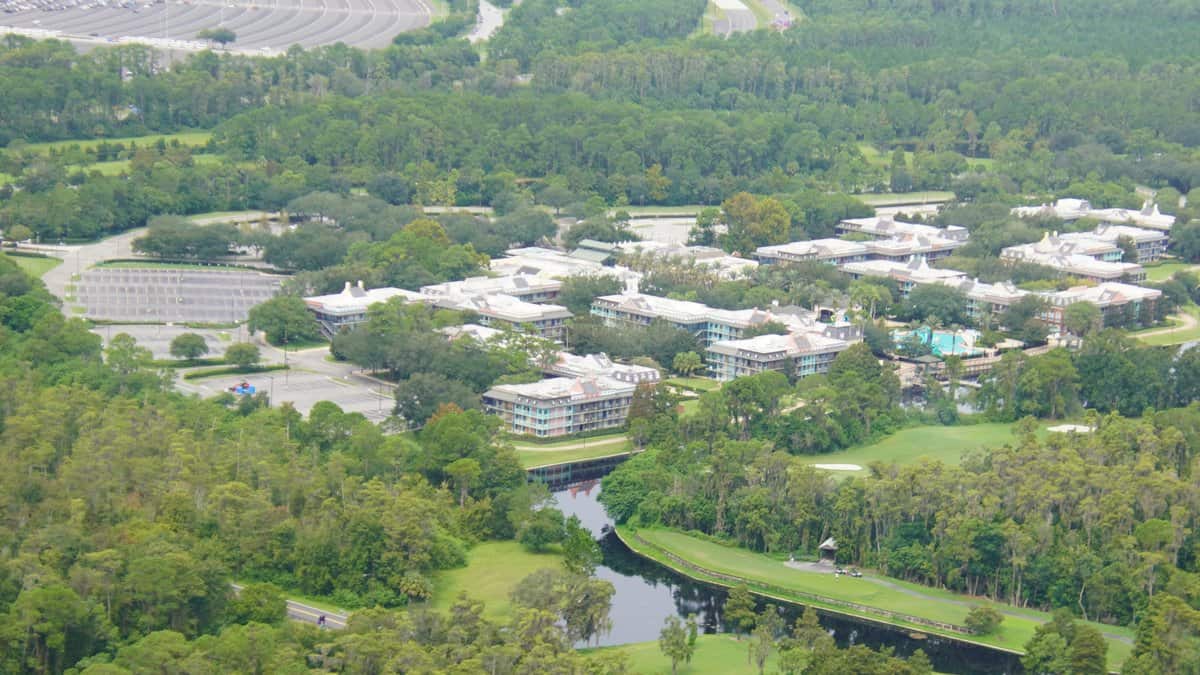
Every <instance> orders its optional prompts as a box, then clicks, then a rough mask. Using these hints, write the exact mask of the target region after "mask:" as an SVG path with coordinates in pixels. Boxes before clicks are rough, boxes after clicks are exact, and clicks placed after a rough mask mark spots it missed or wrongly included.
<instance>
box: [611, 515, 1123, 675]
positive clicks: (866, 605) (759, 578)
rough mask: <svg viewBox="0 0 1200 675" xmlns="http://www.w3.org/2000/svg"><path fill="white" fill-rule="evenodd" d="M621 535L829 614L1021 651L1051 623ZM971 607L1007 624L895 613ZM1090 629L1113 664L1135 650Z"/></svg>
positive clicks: (949, 597) (869, 577) (938, 594)
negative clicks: (972, 625) (984, 631)
mask: <svg viewBox="0 0 1200 675" xmlns="http://www.w3.org/2000/svg"><path fill="white" fill-rule="evenodd" d="M620 534H621V538H622V539H623V540H625V542H626V543H628V544H629V545H630V547H631V548H633V549H634V550H635V551H636V552H638V553H639V554H641V555H643V556H646V557H649V558H651V559H653V560H656V561H658V562H660V563H662V564H664V565H667V566H669V567H672V568H673V569H676V570H677V571H680V572H682V573H684V574H686V575H688V576H691V577H693V578H697V579H700V580H702V581H707V582H711V583H717V584H721V585H728V584H729V582H728V581H723V580H721V579H720V578H719V577H717V576H715V575H716V574H723V575H730V576H734V577H737V578H739V579H743V580H745V581H746V582H747V583H749V584H750V587H751V590H755V591H756V592H758V593H760V594H763V595H769V596H773V597H777V598H779V599H781V600H790V601H792V602H795V603H797V604H811V605H813V606H815V607H818V608H821V609H825V610H827V611H832V612H837V613H841V614H847V615H850V616H858V617H862V618H867V619H870V620H873V621H878V622H882V623H888V624H892V625H895V626H901V627H904V628H908V629H915V630H918V631H921V632H926V633H933V634H940V635H944V636H947V637H951V638H953V639H956V640H964V641H970V642H976V643H979V644H983V645H987V646H991V647H996V648H1000V649H1006V650H1009V651H1014V652H1019V651H1021V649H1022V647H1023V646H1024V644H1025V643H1026V642H1027V641H1028V640H1029V638H1031V637H1032V636H1033V632H1034V629H1035V628H1036V627H1037V626H1038V625H1040V624H1042V623H1044V622H1046V621H1048V620H1049V619H1050V615H1049V614H1048V613H1045V612H1037V611H1033V610H1026V609H1018V608H1015V607H1012V606H1011V605H1006V604H1003V603H996V602H992V601H990V600H987V599H986V598H973V597H968V596H964V595H959V594H955V593H951V592H948V591H943V590H939V589H935V588H929V587H925V586H920V585H918V584H910V583H906V582H903V581H898V580H895V579H891V578H886V577H881V576H877V575H875V574H872V573H867V574H866V576H864V577H863V578H861V579H853V578H849V577H847V578H842V579H838V578H837V577H833V576H831V575H829V574H826V573H819V572H806V571H801V570H794V569H791V568H789V567H786V566H785V565H784V564H783V563H782V561H780V560H776V559H775V558H772V557H770V556H767V555H763V554H758V553H753V552H751V551H747V550H745V549H740V548H736V547H730V546H723V545H721V544H718V543H714V542H711V541H706V540H703V539H699V538H697V537H693V536H689V535H686V534H683V533H681V532H675V531H672V530H664V529H640V530H638V531H637V535H638V536H640V537H641V538H642V539H644V540H645V541H646V542H649V544H650V546H647V545H646V544H643V543H641V542H638V541H636V540H634V538H633V537H632V536H631V532H630V531H629V530H628V529H626V528H621V530H620ZM655 547H656V548H655ZM663 551H666V552H669V553H671V554H673V555H675V556H677V557H678V558H680V559H682V560H685V561H687V562H688V563H689V564H690V565H692V566H694V567H696V568H699V569H700V570H703V571H697V570H695V569H680V565H679V564H678V563H677V562H675V561H672V560H671V559H670V558H668V557H667V556H665V555H663ZM763 585H769V586H771V587H772V589H771V590H770V591H765V590H764V587H763ZM813 596H819V597H821V598H828V599H830V600H831V601H836V602H837V603H855V604H856V605H858V606H859V608H847V607H844V606H840V605H838V604H835V603H834V602H828V603H823V602H821V601H819V600H817V599H814V597H813ZM974 605H987V606H991V607H994V608H996V609H997V610H999V611H1001V612H1003V613H1004V614H1005V617H1004V622H1003V624H1002V625H1001V627H1000V629H999V631H998V632H997V633H996V634H993V635H984V636H966V635H962V634H959V633H956V632H954V631H951V630H941V629H936V628H931V627H930V626H928V625H924V624H918V623H911V622H907V621H905V620H903V619H901V618H898V617H896V616H895V615H896V614H902V615H907V616H912V617H918V618H920V619H924V620H927V621H934V622H939V623H946V624H953V625H958V626H961V625H962V623H963V620H964V619H965V617H966V615H967V612H968V611H969V609H970V607H971V606H974ZM1093 625H1094V626H1095V627H1096V628H1098V629H1099V630H1100V631H1101V632H1103V633H1104V634H1105V639H1106V640H1107V641H1108V645H1109V647H1108V660H1109V665H1110V666H1116V665H1118V664H1120V663H1121V662H1123V661H1124V660H1125V659H1126V658H1128V656H1129V652H1130V650H1131V648H1132V645H1131V641H1132V638H1133V631H1132V630H1129V629H1127V628H1120V627H1115V626H1105V625H1101V624H1093Z"/></svg>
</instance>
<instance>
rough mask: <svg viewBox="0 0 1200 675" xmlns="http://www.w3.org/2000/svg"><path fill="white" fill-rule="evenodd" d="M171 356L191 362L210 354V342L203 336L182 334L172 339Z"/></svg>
mask: <svg viewBox="0 0 1200 675" xmlns="http://www.w3.org/2000/svg"><path fill="white" fill-rule="evenodd" d="M170 350H171V356H174V357H175V358H177V359H183V360H187V361H191V360H194V359H198V358H200V357H201V356H204V355H205V354H207V353H208V342H207V341H205V339H204V336H203V335H197V334H196V333H182V334H180V335H177V336H175V337H174V338H172V339H171V347H170Z"/></svg>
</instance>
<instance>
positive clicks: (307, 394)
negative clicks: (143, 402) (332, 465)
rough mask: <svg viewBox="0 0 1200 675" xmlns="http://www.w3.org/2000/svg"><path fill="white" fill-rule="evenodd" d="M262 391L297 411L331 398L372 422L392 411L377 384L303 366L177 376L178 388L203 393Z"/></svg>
mask: <svg viewBox="0 0 1200 675" xmlns="http://www.w3.org/2000/svg"><path fill="white" fill-rule="evenodd" d="M243 382H245V383H246V384H249V385H252V386H253V387H254V388H255V389H256V390H257V391H258V392H266V393H267V394H268V395H269V396H270V397H271V403H272V405H278V404H280V403H285V402H290V403H291V404H292V405H293V406H295V408H296V410H298V411H300V413H301V414H303V415H307V414H308V411H310V410H312V407H313V406H314V405H316V404H317V403H318V402H320V401H332V402H334V403H336V404H337V405H338V406H339V407H340V408H341V409H342V410H345V411H346V412H357V413H362V414H363V415H364V416H365V417H366V418H367V419H369V420H371V421H372V422H381V421H383V420H384V419H386V418H387V417H388V416H389V415H390V414H391V411H392V405H393V404H392V393H391V391H390V390H389V389H388V388H386V387H382V386H379V385H376V386H370V385H369V384H368V383H366V382H365V381H362V380H358V379H356V378H340V377H334V376H331V375H327V374H323V373H315V372H311V371H305V370H295V369H293V370H286V371H284V370H277V371H273V372H269V373H258V374H254V375H221V376H219V377H209V378H205V379H203V380H192V381H186V380H182V379H181V380H180V381H179V382H178V384H177V386H178V388H179V389H180V390H182V391H185V392H189V393H195V394H199V395H200V396H203V397H209V396H216V395H217V394H219V393H221V392H223V391H228V390H229V389H230V388H231V387H235V386H237V385H239V384H241V383H243Z"/></svg>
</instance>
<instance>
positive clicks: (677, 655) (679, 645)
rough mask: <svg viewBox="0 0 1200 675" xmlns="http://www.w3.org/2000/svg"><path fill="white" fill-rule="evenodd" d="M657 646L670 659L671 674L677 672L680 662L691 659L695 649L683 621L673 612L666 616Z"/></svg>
mask: <svg viewBox="0 0 1200 675" xmlns="http://www.w3.org/2000/svg"><path fill="white" fill-rule="evenodd" d="M658 647H659V649H660V650H662V653H663V654H665V655H666V657H667V658H668V659H670V660H671V673H672V675H674V673H676V672H678V670H679V664H680V662H683V661H689V662H690V661H691V660H692V654H693V653H694V652H695V649H696V648H695V645H694V643H693V642H690V641H689V640H688V633H687V631H686V630H685V628H684V624H683V621H682V620H681V619H680V618H679V617H678V616H675V615H674V614H672V615H670V616H668V617H667V619H666V621H665V625H663V628H662V631H661V632H660V633H659V635H658Z"/></svg>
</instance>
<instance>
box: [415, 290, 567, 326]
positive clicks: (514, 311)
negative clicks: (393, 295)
mask: <svg viewBox="0 0 1200 675" xmlns="http://www.w3.org/2000/svg"><path fill="white" fill-rule="evenodd" d="M434 300H435V302H436V303H437V305H438V306H439V307H443V308H446V309H456V310H460V311H472V312H476V313H478V314H482V315H484V316H487V317H493V318H497V319H501V320H503V321H508V322H510V323H528V322H532V321H539V320H543V319H555V318H567V317H570V316H573V315H572V314H571V312H570V310H568V309H567V308H566V307H563V306H562V305H551V304H543V303H532V302H525V301H524V300H519V299H517V298H514V297H512V296H511V295H504V294H500V293H497V294H495V295H477V296H462V295H450V296H444V297H439V298H435V299H434Z"/></svg>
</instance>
